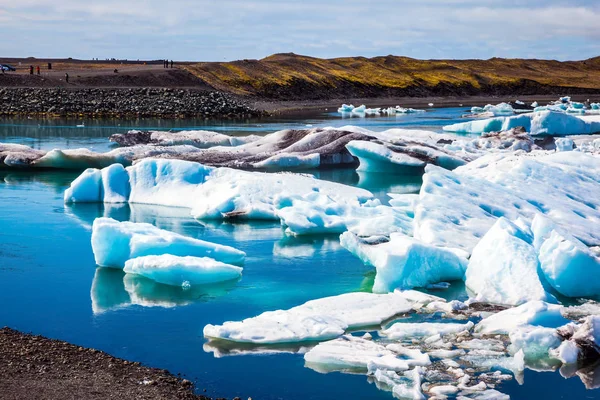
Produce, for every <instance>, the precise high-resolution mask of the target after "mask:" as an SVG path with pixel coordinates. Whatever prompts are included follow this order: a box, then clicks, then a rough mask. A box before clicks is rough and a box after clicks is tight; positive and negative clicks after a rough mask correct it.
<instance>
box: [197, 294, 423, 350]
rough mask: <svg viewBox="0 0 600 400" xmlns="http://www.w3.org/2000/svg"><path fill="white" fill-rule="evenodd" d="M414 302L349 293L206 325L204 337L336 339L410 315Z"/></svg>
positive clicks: (276, 340)
mask: <svg viewBox="0 0 600 400" xmlns="http://www.w3.org/2000/svg"><path fill="white" fill-rule="evenodd" d="M412 307H413V302H411V301H409V300H407V299H406V297H405V296H403V295H402V293H390V294H372V293H347V294H342V295H339V296H333V297H325V298H321V299H317V300H311V301H309V302H307V303H304V304H302V305H300V306H297V307H294V308H291V309H289V310H277V311H267V312H264V313H262V314H260V315H259V316H257V317H253V318H247V319H245V320H243V321H239V322H225V323H224V324H223V325H206V326H205V327H204V336H205V337H207V338H209V339H221V340H227V341H232V342H239V343H257V344H276V343H295V342H305V341H322V340H329V339H334V338H336V337H338V336H341V335H343V334H344V333H345V332H346V331H348V330H351V329H357V328H360V327H368V326H374V325H379V324H381V323H382V322H384V321H386V320H388V319H390V318H392V317H394V316H396V315H398V314H402V313H406V312H409V311H410V310H411V309H412Z"/></svg>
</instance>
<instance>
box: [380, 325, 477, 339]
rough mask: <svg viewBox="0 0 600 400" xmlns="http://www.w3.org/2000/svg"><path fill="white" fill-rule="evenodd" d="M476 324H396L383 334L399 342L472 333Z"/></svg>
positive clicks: (382, 332)
mask: <svg viewBox="0 0 600 400" xmlns="http://www.w3.org/2000/svg"><path fill="white" fill-rule="evenodd" d="M474 325H475V324H473V322H471V321H469V322H467V323H466V324H455V323H441V322H421V323H410V322H396V323H395V324H394V325H392V326H390V327H389V328H388V329H385V330H383V331H381V334H382V335H384V336H386V337H388V338H389V339H393V340H399V339H406V338H426V337H429V336H433V335H440V336H445V335H452V334H457V333H460V332H463V331H467V332H468V331H470V330H471V328H473V326H474Z"/></svg>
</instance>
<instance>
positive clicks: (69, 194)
mask: <svg viewBox="0 0 600 400" xmlns="http://www.w3.org/2000/svg"><path fill="white" fill-rule="evenodd" d="M126 170H127V174H104V172H102V177H101V179H98V178H97V176H98V175H97V174H98V172H96V171H97V170H87V171H86V172H84V174H82V175H81V176H80V177H79V178H77V179H75V181H73V183H72V184H71V187H70V188H69V189H67V191H66V192H65V202H67V203H72V202H83V201H87V202H91V201H98V202H103V201H104V202H110V201H114V197H112V196H107V192H105V191H104V190H103V189H101V188H105V187H122V188H124V189H123V190H124V191H125V190H126V188H127V180H128V181H129V187H130V192H129V194H127V193H120V195H121V197H124V198H127V199H128V201H129V202H130V203H140V204H155V205H162V206H171V207H185V208H190V209H191V210H192V211H191V213H192V215H193V216H194V217H196V218H202V219H222V218H246V219H272V220H278V219H279V218H278V216H277V213H276V209H275V203H276V200H277V198H278V197H279V196H303V195H306V194H309V193H312V192H318V193H321V194H323V195H326V196H329V197H330V198H331V199H333V200H334V201H337V202H340V203H347V204H356V205H359V204H362V203H364V202H366V201H367V200H370V199H372V198H373V195H372V194H371V193H370V192H368V191H366V190H364V189H359V188H355V187H352V186H347V185H342V184H339V183H333V182H327V181H322V180H318V179H315V178H313V177H312V176H307V175H301V174H285V173H281V174H275V173H271V174H269V173H260V172H247V171H240V170H235V169H230V168H213V167H207V166H204V165H202V164H198V163H195V162H190V161H181V160H163V159H145V160H142V161H140V162H138V163H137V164H135V165H134V166H131V167H128V168H127V169H126ZM103 171H104V170H103ZM119 200H121V199H119Z"/></svg>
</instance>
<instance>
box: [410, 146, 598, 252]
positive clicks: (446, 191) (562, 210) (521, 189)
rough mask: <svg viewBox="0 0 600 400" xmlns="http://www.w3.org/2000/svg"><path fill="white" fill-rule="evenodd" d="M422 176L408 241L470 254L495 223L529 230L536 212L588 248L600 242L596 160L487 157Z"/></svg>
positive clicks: (567, 155) (562, 156)
mask: <svg viewBox="0 0 600 400" xmlns="http://www.w3.org/2000/svg"><path fill="white" fill-rule="evenodd" d="M425 172H426V173H425V175H424V176H423V185H422V187H421V191H420V194H419V200H418V201H417V203H416V206H415V219H414V236H415V237H416V238H418V239H420V240H421V241H423V242H425V243H429V244H433V245H437V246H444V247H455V248H462V249H464V250H466V251H469V252H471V251H472V249H473V248H474V247H475V245H477V243H478V242H479V240H480V239H481V238H482V237H483V236H484V235H485V234H486V233H487V231H488V230H489V229H490V228H491V227H492V225H493V224H494V223H495V221H496V219H497V218H499V217H506V218H507V219H509V220H511V221H517V220H518V219H519V218H521V219H522V220H523V222H524V223H525V224H526V225H527V224H529V223H530V222H531V220H532V219H533V218H534V216H535V215H536V214H540V213H541V214H544V215H545V216H547V217H548V218H550V219H552V220H553V221H554V222H555V223H556V224H557V225H558V226H559V227H564V228H565V229H566V230H567V231H569V232H570V233H571V234H572V235H573V236H575V237H576V238H577V239H579V240H581V241H583V242H584V243H585V244H586V245H591V246H593V245H598V244H600V223H599V222H600V178H599V177H600V158H598V157H595V156H592V155H588V154H582V153H576V152H564V153H551V154H548V153H545V152H541V153H535V154H534V153H532V154H529V155H528V154H525V153H514V154H512V155H504V154H490V155H487V156H484V157H481V158H479V159H478V160H476V161H473V162H471V163H469V164H467V165H466V166H464V167H460V168H457V169H456V170H455V171H448V170H445V169H442V168H439V167H435V166H431V165H429V166H427V167H426V169H425ZM549 188H551V190H549Z"/></svg>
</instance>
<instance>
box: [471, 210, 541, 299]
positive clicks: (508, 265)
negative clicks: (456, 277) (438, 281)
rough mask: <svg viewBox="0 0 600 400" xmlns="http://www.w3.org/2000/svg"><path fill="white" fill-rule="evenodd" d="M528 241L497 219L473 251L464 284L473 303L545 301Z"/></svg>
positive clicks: (521, 234) (522, 233)
mask: <svg viewBox="0 0 600 400" xmlns="http://www.w3.org/2000/svg"><path fill="white" fill-rule="evenodd" d="M531 241H532V238H531V237H530V236H529V235H528V234H527V233H525V232H523V231H522V230H521V229H520V228H519V227H517V226H516V225H515V224H513V223H512V222H510V221H509V220H507V219H506V218H503V217H501V218H499V219H498V220H497V221H496V223H495V224H494V225H493V226H492V227H491V228H490V230H489V231H488V232H487V233H486V234H485V236H484V237H483V238H482V239H481V241H480V242H479V243H478V244H477V245H476V246H475V248H474V249H473V253H472V254H471V258H470V259H469V265H468V267H467V271H466V273H465V278H466V279H465V284H466V285H467V287H468V288H469V289H470V290H472V291H473V292H475V293H476V297H475V300H477V301H481V302H486V303H495V304H506V305H520V304H523V303H526V302H528V301H531V300H544V301H546V300H549V299H550V298H551V297H550V296H549V295H548V294H547V293H546V291H545V290H544V288H543V286H542V283H541V281H540V278H539V276H538V268H539V262H538V258H537V252H536V250H535V248H534V247H533V246H532V245H531V244H530V243H531Z"/></svg>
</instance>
